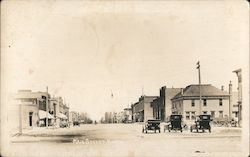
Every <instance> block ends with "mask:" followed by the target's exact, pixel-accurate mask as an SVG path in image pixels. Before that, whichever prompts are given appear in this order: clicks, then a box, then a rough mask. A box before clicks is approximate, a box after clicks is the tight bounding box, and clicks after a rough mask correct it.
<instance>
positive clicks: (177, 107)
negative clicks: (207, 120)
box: [171, 84, 230, 122]
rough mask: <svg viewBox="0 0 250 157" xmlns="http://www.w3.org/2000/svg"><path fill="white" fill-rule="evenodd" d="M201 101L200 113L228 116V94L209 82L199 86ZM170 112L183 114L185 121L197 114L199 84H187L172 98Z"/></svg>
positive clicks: (213, 116)
mask: <svg viewBox="0 0 250 157" xmlns="http://www.w3.org/2000/svg"><path fill="white" fill-rule="evenodd" d="M200 90H201V96H202V103H201V114H209V115H211V117H212V118H227V117H228V116H229V98H230V95H229V93H228V92H226V91H224V90H220V89H218V88H216V87H214V86H212V85H210V84H202V85H201V87H200ZM171 101H172V113H173V114H181V115H183V120H184V121H185V122H190V121H192V120H194V119H195V117H196V116H197V115H199V85H189V86H187V87H186V88H185V89H183V90H182V91H181V92H179V93H178V94H177V95H176V96H174V97H173V98H172V99H171Z"/></svg>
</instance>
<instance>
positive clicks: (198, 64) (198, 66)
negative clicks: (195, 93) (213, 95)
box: [196, 61, 201, 115]
mask: <svg viewBox="0 0 250 157" xmlns="http://www.w3.org/2000/svg"><path fill="white" fill-rule="evenodd" d="M200 67H201V66H200V61H198V62H197V67H196V69H198V75H199V115H201V73H200Z"/></svg>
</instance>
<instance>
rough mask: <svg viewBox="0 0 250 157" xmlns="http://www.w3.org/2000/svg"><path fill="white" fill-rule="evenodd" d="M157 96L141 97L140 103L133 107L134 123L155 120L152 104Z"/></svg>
mask: <svg viewBox="0 0 250 157" xmlns="http://www.w3.org/2000/svg"><path fill="white" fill-rule="evenodd" d="M156 98H157V96H145V95H144V96H141V97H140V98H139V101H138V102H136V103H135V104H133V105H132V106H131V108H132V119H133V122H144V121H146V120H147V119H150V118H153V108H152V106H151V102H152V101H153V100H154V99H156Z"/></svg>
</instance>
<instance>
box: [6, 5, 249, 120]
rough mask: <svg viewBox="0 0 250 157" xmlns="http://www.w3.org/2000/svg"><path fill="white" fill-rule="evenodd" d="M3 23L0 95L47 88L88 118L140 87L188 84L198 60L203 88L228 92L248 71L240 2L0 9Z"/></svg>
mask: <svg viewBox="0 0 250 157" xmlns="http://www.w3.org/2000/svg"><path fill="white" fill-rule="evenodd" d="M2 14H3V16H2V20H3V22H2V23H3V24H2V30H3V31H2V32H3V33H2V39H3V41H2V50H3V51H2V74H3V76H2V81H3V83H4V86H3V87H2V88H5V89H6V90H7V92H16V91H17V90H19V89H31V90H33V91H45V90H46V86H48V87H49V92H50V94H51V95H56V96H62V97H64V98H65V99H66V102H67V103H69V104H70V109H71V110H75V111H79V112H81V111H84V112H88V113H89V114H90V115H91V117H92V118H94V119H99V118H100V117H101V116H103V115H104V112H105V111H121V110H122V109H123V108H125V107H127V106H128V105H130V104H131V103H132V102H133V103H134V102H136V101H138V98H139V97H140V96H141V94H142V88H143V91H144V94H145V95H156V96H158V95H159V88H160V87H161V86H167V87H172V86H173V87H185V86H187V85H189V84H197V83H198V73H197V69H196V63H197V61H198V60H199V61H200V63H201V81H202V83H208V84H212V85H214V86H216V87H218V88H220V87H221V86H222V85H224V86H225V89H226V90H228V83H229V81H230V80H232V82H233V89H234V90H236V88H237V77H236V75H235V74H234V73H232V71H233V70H236V69H238V68H243V70H244V68H246V67H247V68H248V66H247V65H248V58H249V57H248V43H249V40H248V36H249V33H248V19H249V18H248V10H247V5H246V3H245V2H244V1H242V2H237V1H232V2H222V1H210V2H209V1H203V2H199V3H198V1H188V2H184V1H182V2H177V1H169V2H163V1H160V2H157V3H156V2H153V1H149V2H144V3H142V2H140V1H136V2H132V1H131V2H128V1H122V2H114V1H102V2H101V1H94V2H90V1H73V2H66V1H42V2H39V1H11V2H6V1H5V2H3V4H2ZM245 70H248V69H245ZM111 91H112V92H113V95H114V96H113V98H112V97H111Z"/></svg>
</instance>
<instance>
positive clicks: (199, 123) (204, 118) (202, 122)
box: [190, 115, 212, 132]
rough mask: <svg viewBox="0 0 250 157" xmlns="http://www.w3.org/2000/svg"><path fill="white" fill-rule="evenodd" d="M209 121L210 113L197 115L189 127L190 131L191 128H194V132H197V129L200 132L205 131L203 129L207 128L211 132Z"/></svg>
mask: <svg viewBox="0 0 250 157" xmlns="http://www.w3.org/2000/svg"><path fill="white" fill-rule="evenodd" d="M211 121H212V119H211V116H210V115H199V116H198V117H197V120H196V121H195V124H194V125H192V126H191V127H190V131H191V132H193V130H196V132H199V130H202V132H205V130H208V131H209V132H211V126H210V122H211Z"/></svg>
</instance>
